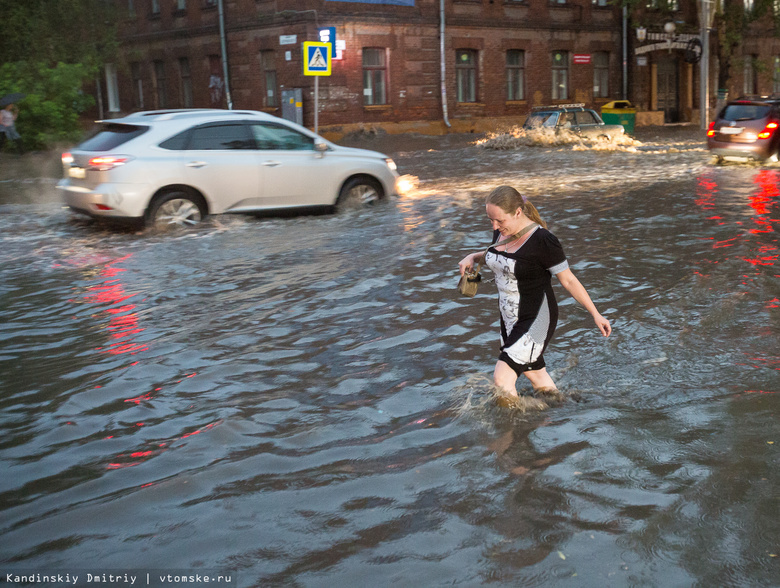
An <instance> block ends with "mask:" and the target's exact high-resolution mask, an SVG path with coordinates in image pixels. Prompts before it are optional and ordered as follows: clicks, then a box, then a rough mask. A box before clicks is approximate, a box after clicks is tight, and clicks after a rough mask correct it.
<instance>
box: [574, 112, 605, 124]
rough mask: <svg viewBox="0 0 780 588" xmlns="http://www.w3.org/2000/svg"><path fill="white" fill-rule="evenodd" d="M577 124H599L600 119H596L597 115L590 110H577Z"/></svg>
mask: <svg viewBox="0 0 780 588" xmlns="http://www.w3.org/2000/svg"><path fill="white" fill-rule="evenodd" d="M576 115H577V124H578V125H597V124H599V121H597V120H596V117H595V116H593V113H592V112H590V111H589V110H584V111H583V112H577V113H576Z"/></svg>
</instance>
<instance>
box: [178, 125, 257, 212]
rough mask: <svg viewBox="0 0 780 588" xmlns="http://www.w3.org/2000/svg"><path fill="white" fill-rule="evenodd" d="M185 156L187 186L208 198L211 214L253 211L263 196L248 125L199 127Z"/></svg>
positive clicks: (188, 142)
mask: <svg viewBox="0 0 780 588" xmlns="http://www.w3.org/2000/svg"><path fill="white" fill-rule="evenodd" d="M182 154H183V159H182V160H181V161H182V163H183V165H184V174H185V177H186V178H187V183H188V184H189V185H191V186H193V187H194V188H196V189H198V190H199V191H200V192H201V193H202V194H203V195H204V196H205V197H206V200H208V202H209V207H210V209H211V212H213V213H219V212H224V211H226V210H241V209H246V208H252V207H253V206H254V205H255V204H256V203H257V202H258V200H259V199H260V198H261V197H262V190H263V184H262V182H261V181H260V179H261V175H262V169H261V168H260V167H259V165H258V151H257V149H256V146H255V143H254V139H253V138H252V135H251V132H250V129H249V126H248V125H247V124H246V123H244V122H236V121H234V122H221V123H210V124H205V125H200V126H197V127H195V128H193V129H191V130H190V131H189V137H188V140H187V143H186V147H185V149H184V151H183V152H182Z"/></svg>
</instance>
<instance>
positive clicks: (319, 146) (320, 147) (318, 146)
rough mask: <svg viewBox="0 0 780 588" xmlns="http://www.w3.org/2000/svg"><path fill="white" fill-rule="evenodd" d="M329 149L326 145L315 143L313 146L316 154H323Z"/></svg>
mask: <svg viewBox="0 0 780 588" xmlns="http://www.w3.org/2000/svg"><path fill="white" fill-rule="evenodd" d="M329 149H330V147H328V144H327V143H315V144H314V150H315V151H317V152H318V153H325V152H326V151H327V150H329Z"/></svg>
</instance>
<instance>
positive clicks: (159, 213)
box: [146, 190, 206, 230]
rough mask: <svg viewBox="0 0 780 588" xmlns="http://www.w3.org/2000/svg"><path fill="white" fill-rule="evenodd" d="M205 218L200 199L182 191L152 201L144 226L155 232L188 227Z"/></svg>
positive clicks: (162, 195) (166, 194)
mask: <svg viewBox="0 0 780 588" xmlns="http://www.w3.org/2000/svg"><path fill="white" fill-rule="evenodd" d="M204 216H206V213H205V206H204V205H203V202H202V199H201V198H200V197H198V196H194V195H192V194H190V193H189V192H185V191H183V190H174V191H171V192H165V193H163V194H161V195H160V196H158V197H157V198H155V199H154V200H153V201H152V204H151V206H150V207H149V210H148V212H147V215H146V225H147V226H148V227H150V228H152V229H155V230H166V229H172V228H181V227H190V226H193V225H196V224H198V223H199V222H200V221H201V220H203V217H204Z"/></svg>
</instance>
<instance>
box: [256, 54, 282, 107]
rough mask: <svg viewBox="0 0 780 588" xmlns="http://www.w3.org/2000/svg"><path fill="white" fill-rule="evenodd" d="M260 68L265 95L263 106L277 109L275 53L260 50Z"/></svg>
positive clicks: (277, 88) (277, 89) (277, 92)
mask: <svg viewBox="0 0 780 588" xmlns="http://www.w3.org/2000/svg"><path fill="white" fill-rule="evenodd" d="M260 68H261V69H262V70H263V82H264V83H265V95H264V96H263V104H264V105H265V107H266V108H279V87H278V85H277V78H276V51H274V50H273V49H262V50H261V51H260Z"/></svg>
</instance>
